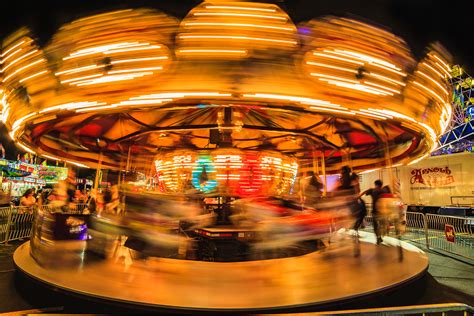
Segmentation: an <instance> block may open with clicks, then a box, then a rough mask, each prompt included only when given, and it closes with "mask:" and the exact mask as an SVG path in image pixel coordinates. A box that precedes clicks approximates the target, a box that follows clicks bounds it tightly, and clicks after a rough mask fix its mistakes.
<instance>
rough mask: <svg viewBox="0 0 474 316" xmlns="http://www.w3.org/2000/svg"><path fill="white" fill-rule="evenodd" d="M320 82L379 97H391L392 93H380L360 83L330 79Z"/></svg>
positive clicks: (380, 91)
mask: <svg viewBox="0 0 474 316" xmlns="http://www.w3.org/2000/svg"><path fill="white" fill-rule="evenodd" d="M319 80H321V81H326V82H328V83H330V84H333V85H336V86H339V87H345V88H349V89H354V90H359V91H363V92H368V93H372V94H381V95H393V93H390V92H386V91H382V90H380V89H376V88H372V87H367V86H366V85H363V84H360V83H355V84H353V83H347V82H344V81H337V80H330V79H324V78H319Z"/></svg>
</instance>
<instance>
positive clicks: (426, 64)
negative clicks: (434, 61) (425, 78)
mask: <svg viewBox="0 0 474 316" xmlns="http://www.w3.org/2000/svg"><path fill="white" fill-rule="evenodd" d="M421 64H422V65H423V66H426V67H427V68H429V69H430V70H431V71H433V72H434V73H435V74H437V75H438V76H439V77H440V78H443V79H444V78H445V76H444V75H443V74H442V73H440V72H439V71H438V70H436V69H434V68H433V67H432V66H430V65H429V64H428V63H427V62H422V63H421Z"/></svg>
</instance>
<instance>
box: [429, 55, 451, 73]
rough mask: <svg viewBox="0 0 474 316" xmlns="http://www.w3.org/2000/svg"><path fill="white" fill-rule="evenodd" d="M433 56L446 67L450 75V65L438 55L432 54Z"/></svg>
mask: <svg viewBox="0 0 474 316" xmlns="http://www.w3.org/2000/svg"><path fill="white" fill-rule="evenodd" d="M431 56H433V57H434V58H435V59H437V60H438V61H439V62H440V63H441V64H442V65H443V66H444V67H446V70H447V71H448V73H450V71H451V68H450V67H449V65H448V64H447V63H446V62H445V61H444V60H442V59H441V58H439V57H438V56H437V55H436V54H431Z"/></svg>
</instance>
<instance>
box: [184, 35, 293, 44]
mask: <svg viewBox="0 0 474 316" xmlns="http://www.w3.org/2000/svg"><path fill="white" fill-rule="evenodd" d="M179 38H182V39H193V38H204V39H239V40H246V41H259V42H272V43H284V44H292V45H296V41H287V40H279V39H271V38H261V37H249V36H233V35H181V36H180V37H179Z"/></svg>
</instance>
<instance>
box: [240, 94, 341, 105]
mask: <svg viewBox="0 0 474 316" xmlns="http://www.w3.org/2000/svg"><path fill="white" fill-rule="evenodd" d="M243 96H244V97H247V98H258V99H276V100H284V101H292V102H300V103H303V104H309V105H317V106H321V107H330V108H341V106H340V105H339V104H333V103H331V102H329V101H324V100H316V99H311V98H306V97H298V96H288V95H281V94H268V93H255V94H244V95H243Z"/></svg>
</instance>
